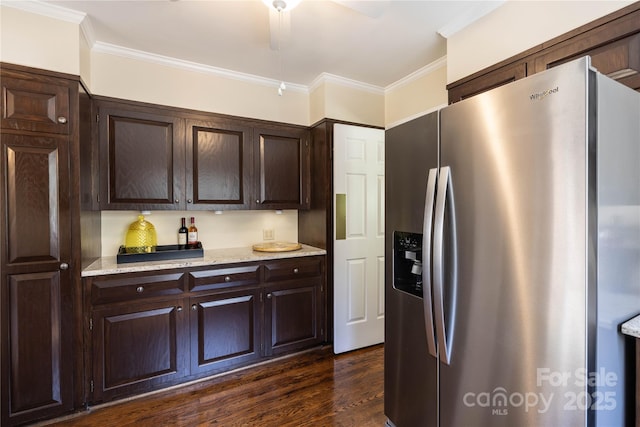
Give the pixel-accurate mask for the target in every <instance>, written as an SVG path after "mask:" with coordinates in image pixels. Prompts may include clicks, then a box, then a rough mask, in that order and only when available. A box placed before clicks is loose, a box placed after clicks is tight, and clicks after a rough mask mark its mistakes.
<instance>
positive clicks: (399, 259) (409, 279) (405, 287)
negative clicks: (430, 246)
mask: <svg viewBox="0 0 640 427" xmlns="http://www.w3.org/2000/svg"><path fill="white" fill-rule="evenodd" d="M393 287H394V288H396V289H398V290H400V291H403V292H407V293H409V294H412V295H415V296H417V297H420V298H422V234H418V233H406V232H403V231H394V233H393Z"/></svg>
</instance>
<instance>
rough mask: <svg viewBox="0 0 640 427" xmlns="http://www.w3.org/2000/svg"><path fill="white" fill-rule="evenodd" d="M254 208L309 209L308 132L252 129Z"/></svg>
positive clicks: (287, 128)
mask: <svg viewBox="0 0 640 427" xmlns="http://www.w3.org/2000/svg"><path fill="white" fill-rule="evenodd" d="M254 142H255V145H254V148H255V150H256V155H255V170H256V171H257V179H256V188H255V189H256V207H257V208H258V209H307V208H308V207H309V188H310V185H309V169H310V163H309V162H310V154H309V153H310V150H309V131H308V130H306V129H301V128H297V127H287V126H281V127H274V128H270V129H254Z"/></svg>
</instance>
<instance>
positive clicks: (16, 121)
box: [2, 71, 70, 134]
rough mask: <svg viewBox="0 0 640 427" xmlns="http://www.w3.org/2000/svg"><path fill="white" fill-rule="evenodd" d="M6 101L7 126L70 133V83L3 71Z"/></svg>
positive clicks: (3, 100) (3, 107)
mask: <svg viewBox="0 0 640 427" xmlns="http://www.w3.org/2000/svg"><path fill="white" fill-rule="evenodd" d="M8 73H10V71H8ZM21 77H24V75H21ZM2 104H3V105H2V113H3V115H2V127H3V128H5V129H20V130H26V131H33V132H48V133H58V134H68V133H69V130H70V126H69V123H70V121H69V119H70V117H69V111H70V110H69V87H68V86H66V85H57V84H55V83H48V82H42V81H35V80H28V79H25V78H17V79H15V78H12V77H8V76H4V75H3V77H2Z"/></svg>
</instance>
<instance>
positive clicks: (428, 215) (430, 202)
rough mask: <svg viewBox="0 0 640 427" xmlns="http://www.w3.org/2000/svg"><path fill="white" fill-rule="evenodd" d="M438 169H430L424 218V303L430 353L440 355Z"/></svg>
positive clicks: (434, 355)
mask: <svg viewBox="0 0 640 427" xmlns="http://www.w3.org/2000/svg"><path fill="white" fill-rule="evenodd" d="M437 180H438V169H430V170H429V177H428V178H427V192H426V195H425V200H424V220H423V222H422V304H423V305H424V327H425V331H426V333H427V348H428V349H429V354H431V355H432V356H433V357H435V358H437V357H438V352H437V349H436V337H435V332H434V327H433V303H432V301H431V292H432V285H431V271H432V268H431V235H432V229H433V206H434V201H435V197H436V183H437Z"/></svg>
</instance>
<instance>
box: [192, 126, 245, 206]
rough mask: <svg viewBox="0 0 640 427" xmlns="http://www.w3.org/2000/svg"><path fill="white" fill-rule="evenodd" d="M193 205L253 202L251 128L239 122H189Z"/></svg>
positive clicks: (230, 204)
mask: <svg viewBox="0 0 640 427" xmlns="http://www.w3.org/2000/svg"><path fill="white" fill-rule="evenodd" d="M187 131H188V136H187V141H188V142H187V169H186V180H187V197H188V199H191V200H192V202H191V203H190V204H189V208H190V209H193V208H202V209H211V208H212V205H215V208H216V209H248V208H249V207H250V206H251V199H250V197H251V194H250V193H251V188H252V187H251V185H252V183H251V179H252V177H253V175H252V170H253V168H252V165H251V131H250V129H249V128H248V127H246V128H244V127H241V126H239V125H237V124H236V125H234V126H228V125H225V124H224V123H215V122H200V121H188V122H187Z"/></svg>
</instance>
